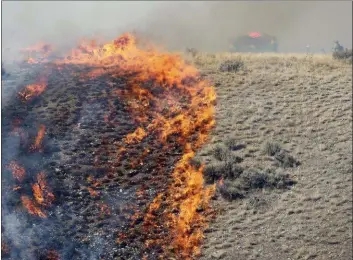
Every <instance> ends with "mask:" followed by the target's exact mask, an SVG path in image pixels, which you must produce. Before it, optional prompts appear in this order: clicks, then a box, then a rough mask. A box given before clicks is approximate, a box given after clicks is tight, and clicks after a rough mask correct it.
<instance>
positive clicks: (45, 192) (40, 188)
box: [32, 172, 55, 207]
mask: <svg viewBox="0 0 353 260" xmlns="http://www.w3.org/2000/svg"><path fill="white" fill-rule="evenodd" d="M32 190H33V195H34V198H35V200H36V202H37V203H38V204H39V205H42V206H44V207H49V206H51V204H52V202H53V201H54V199H55V197H54V194H53V193H52V192H51V191H50V190H49V188H48V184H47V181H46V179H45V174H44V172H41V173H39V174H38V175H37V183H35V184H33V185H32Z"/></svg>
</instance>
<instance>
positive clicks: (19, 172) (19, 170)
mask: <svg viewBox="0 0 353 260" xmlns="http://www.w3.org/2000/svg"><path fill="white" fill-rule="evenodd" d="M7 168H9V169H10V170H11V171H12V176H13V177H14V178H15V179H16V180H18V181H19V182H22V181H23V179H24V178H25V175H26V170H25V168H23V167H22V166H20V165H18V163H17V162H15V161H12V162H10V164H9V165H8V166H7Z"/></svg>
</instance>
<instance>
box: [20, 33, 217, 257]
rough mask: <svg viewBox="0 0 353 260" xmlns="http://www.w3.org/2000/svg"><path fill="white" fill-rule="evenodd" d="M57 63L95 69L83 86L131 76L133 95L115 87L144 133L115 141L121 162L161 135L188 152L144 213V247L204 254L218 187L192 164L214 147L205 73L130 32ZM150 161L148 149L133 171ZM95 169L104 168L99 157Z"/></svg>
mask: <svg viewBox="0 0 353 260" xmlns="http://www.w3.org/2000/svg"><path fill="white" fill-rule="evenodd" d="M55 64H56V65H57V66H62V65H64V64H74V65H84V66H85V67H89V70H88V72H87V73H82V74H80V75H79V77H80V79H81V80H85V79H90V78H96V77H99V76H103V75H106V74H107V75H110V76H111V77H113V78H120V77H124V78H127V86H128V87H127V89H124V90H122V89H118V88H116V84H114V83H112V82H110V83H109V86H110V88H111V89H112V93H113V95H114V96H113V98H117V99H119V100H121V102H124V103H125V104H126V105H127V107H128V110H129V112H130V113H131V117H132V120H134V121H135V122H136V123H138V124H139V127H137V128H136V129H135V131H134V132H132V133H129V134H127V135H126V136H125V138H123V139H122V141H117V142H116V143H115V144H116V145H117V151H116V153H115V156H116V162H119V161H120V158H121V157H122V156H123V155H125V154H129V152H130V151H131V150H130V146H132V145H137V144H139V143H142V142H143V144H145V143H148V141H149V138H146V137H148V136H157V137H158V139H159V142H160V144H161V147H162V148H161V149H164V150H167V149H169V147H170V146H171V145H173V143H174V142H176V143H177V145H178V146H179V147H181V148H182V150H183V155H182V157H181V159H180V160H179V162H178V163H177V164H176V167H175V169H174V171H173V173H172V178H173V180H172V182H171V183H170V184H169V185H167V184H166V185H165V186H166V188H167V189H166V190H163V191H162V192H161V193H159V194H158V195H157V196H156V197H155V199H154V200H153V201H152V203H151V204H150V205H149V207H148V210H147V213H145V215H144V218H143V223H142V225H143V228H144V230H145V232H144V233H145V237H146V239H145V246H146V247H150V246H154V245H159V246H160V248H161V249H162V251H163V252H162V253H161V255H160V257H161V258H168V257H169V256H170V250H169V248H173V252H174V253H175V256H176V257H177V258H178V259H193V257H194V256H197V255H199V254H200V249H199V248H200V244H201V242H202V239H203V230H204V229H205V228H206V227H207V216H206V213H207V209H208V204H209V200H210V198H211V197H212V195H213V194H214V191H215V185H213V186H210V187H206V186H205V184H204V179H203V167H200V168H195V167H194V166H193V165H192V164H191V162H190V160H191V159H192V158H193V157H194V155H195V151H196V149H198V148H199V147H200V146H201V145H202V144H204V143H205V142H206V141H207V138H208V135H209V132H210V130H211V129H212V127H213V126H214V124H215V121H214V113H215V111H214V105H215V101H216V94H215V91H214V88H213V87H212V86H210V85H209V84H208V82H206V81H203V80H201V79H200V77H199V72H198V70H197V69H196V68H195V67H193V66H192V65H189V64H186V63H185V61H184V60H183V59H182V58H181V57H180V55H176V54H170V53H163V52H158V51H157V50H156V49H154V48H152V47H150V48H149V49H147V50H143V49H140V48H138V46H137V44H136V39H135V37H134V36H133V35H131V34H123V35H122V36H120V37H119V38H117V39H116V40H114V41H112V42H110V43H107V44H100V43H98V42H97V41H87V40H85V41H82V42H81V43H80V44H79V46H78V48H76V49H73V50H72V51H71V53H70V55H68V56H66V57H65V58H63V59H61V60H57V61H55ZM127 76H129V77H127ZM150 83H152V84H150ZM42 89H43V90H42V91H37V92H34V91H32V92H31V93H34V94H27V95H24V97H25V100H27V96H29V97H31V96H34V95H39V94H40V93H42V92H43V91H44V89H45V87H44V88H42ZM39 92H40V93H39ZM112 107H113V106H112ZM113 117H115V115H114V111H113V110H110V112H109V113H108V114H105V115H104V120H105V121H106V122H109V121H110V119H111V118H113ZM115 124H116V123H115V122H112V123H111V125H115ZM41 129H43V130H42V131H41V130H40V131H39V132H38V136H37V138H36V141H35V144H34V147H40V144H41V142H42V139H43V137H44V132H45V128H41ZM147 149H148V148H147ZM146 155H147V153H145V151H144V150H143V149H141V151H139V154H138V155H137V156H136V157H134V158H128V160H131V161H130V163H131V165H132V166H136V165H139V164H141V163H142V164H143V159H144V158H145V156H146ZM136 158H137V160H135V161H134V160H133V159H136ZM95 163H96V165H99V159H98V157H96V160H95ZM39 187H41V185H39ZM39 190H41V189H39ZM92 190H93V189H92ZM36 194H37V196H36V201H39V202H42V201H44V196H40V195H44V194H43V192H42V193H41V192H37V193H36ZM137 195H138V196H140V195H142V194H141V193H138V194H137ZM142 197H143V196H142ZM29 201H31V200H29ZM39 202H38V203H39ZM99 207H100V209H101V215H110V214H111V212H110V209H109V207H108V206H107V205H105V204H101V205H100V206H99ZM32 208H33V207H32ZM157 213H158V214H157ZM141 214H143V213H141ZM137 217H138V215H136V216H134V218H137ZM161 228H167V229H168V232H167V233H168V235H167V236H165V235H164V234H165V233H163V232H157V231H158V230H159V229H161ZM125 236H126V235H124V236H122V237H119V240H122V239H125Z"/></svg>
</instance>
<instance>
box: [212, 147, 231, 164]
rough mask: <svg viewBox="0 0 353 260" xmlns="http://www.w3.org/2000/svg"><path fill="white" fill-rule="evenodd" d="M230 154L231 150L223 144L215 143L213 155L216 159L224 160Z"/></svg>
mask: <svg viewBox="0 0 353 260" xmlns="http://www.w3.org/2000/svg"><path fill="white" fill-rule="evenodd" d="M230 156H231V152H230V151H229V150H228V149H227V147H226V146H224V145H217V146H215V147H214V149H213V157H214V158H216V159H217V160H218V161H226V160H227V159H228V157H230Z"/></svg>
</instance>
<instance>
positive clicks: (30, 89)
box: [18, 80, 47, 101]
mask: <svg viewBox="0 0 353 260" xmlns="http://www.w3.org/2000/svg"><path fill="white" fill-rule="evenodd" d="M46 87H47V83H46V82H45V81H44V80H40V81H39V83H36V84H31V85H28V86H27V87H25V89H24V90H23V91H21V92H19V93H18V95H19V96H20V98H21V99H22V100H23V101H28V100H30V99H32V98H33V97H36V96H39V95H40V94H42V92H43V91H44V90H45V89H46Z"/></svg>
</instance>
